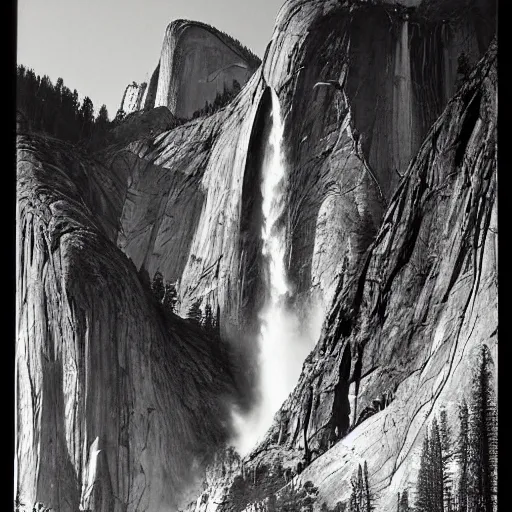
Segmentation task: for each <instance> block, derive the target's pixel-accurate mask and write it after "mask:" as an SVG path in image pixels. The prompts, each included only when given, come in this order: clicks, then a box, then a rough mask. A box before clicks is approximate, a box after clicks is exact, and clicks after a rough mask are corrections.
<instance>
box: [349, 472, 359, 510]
mask: <svg viewBox="0 0 512 512" xmlns="http://www.w3.org/2000/svg"><path fill="white" fill-rule="evenodd" d="M350 485H351V487H352V490H351V492H350V499H349V504H348V507H349V512H361V510H360V509H359V502H358V499H357V497H358V489H357V478H356V477H355V476H353V477H352V478H351V479H350Z"/></svg>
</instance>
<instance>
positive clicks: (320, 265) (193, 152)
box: [120, 1, 492, 337]
mask: <svg viewBox="0 0 512 512" xmlns="http://www.w3.org/2000/svg"><path fill="white" fill-rule="evenodd" d="M440 5H441V4H437V7H438V8H439V6H440ZM451 5H452V9H451V10H448V11H446V10H445V11H442V12H441V14H442V15H441V14H440V13H439V9H437V10H436V8H435V7H436V4H435V3H430V7H429V10H427V9H426V7H424V8H420V7H421V6H420V7H417V8H416V9H413V8H405V7H404V8H398V7H396V6H394V5H393V6H388V5H386V4H381V5H369V4H368V3H366V2H360V3H358V2H351V3H349V4H346V5H345V4H342V3H340V2H334V1H332V2H330V1H322V2H300V3H298V2H288V3H286V4H285V6H284V7H283V9H281V11H280V13H279V17H278V19H277V22H276V28H275V31H274V35H273V38H272V41H271V42H270V43H269V46H268V48H267V51H266V54H265V57H264V62H263V64H262V67H261V68H260V69H259V70H258V71H257V72H256V73H255V74H254V75H253V76H252V78H251V79H250V81H249V82H248V84H247V85H246V86H245V88H244V89H243V91H242V92H241V94H240V95H239V96H238V97H237V98H236V99H235V100H234V101H233V102H232V103H231V104H230V105H229V106H228V107H226V108H224V109H223V110H221V111H220V112H218V113H216V114H215V115H213V116H210V117H207V118H202V119H200V120H194V121H193V122H191V123H188V124H186V125H184V126H182V127H179V128H177V129H175V130H173V131H172V132H169V133H168V134H166V135H165V136H160V137H158V138H156V139H155V140H154V141H151V143H150V144H144V143H141V144H136V145H134V146H132V148H131V151H132V152H133V153H134V154H136V155H137V158H140V159H141V160H140V162H141V165H142V166H144V165H146V162H149V163H150V164H151V165H156V166H158V167H160V168H161V169H162V170H161V171H160V174H161V178H159V181H155V180H154V179H153V178H152V177H150V175H149V174H148V175H147V174H146V173H143V172H137V173H136V176H137V177H136V179H134V180H133V182H132V185H131V187H130V191H129V195H128V197H129V202H128V203H127V207H126V209H125V213H126V214H127V215H123V219H122V224H123V238H122V240H121V241H120V243H121V244H122V246H123V247H124V250H125V251H126V252H127V254H128V255H129V256H130V257H131V258H132V259H133V260H134V261H135V262H136V264H137V265H142V264H144V266H145V267H146V268H147V269H148V271H149V273H150V275H152V274H153V273H154V272H155V271H156V270H157V269H158V270H160V271H161V272H162V273H163V274H164V277H165V278H167V279H170V280H173V281H174V280H179V281H180V282H181V285H180V298H181V305H182V306H181V312H182V314H185V313H186V311H187V310H188V308H189V306H190V305H191V304H192V303H193V302H195V301H196V300H198V299H199V300H201V301H202V302H203V304H205V303H206V302H211V303H212V305H213V307H214V308H216V307H217V306H219V307H220V309H221V314H222V316H223V319H224V325H225V326H226V327H228V326H229V327H230V328H231V329H232V330H233V331H234V332H235V333H237V334H236V335H234V336H235V337H238V336H240V331H243V332H244V333H247V332H251V328H250V324H251V318H250V316H251V312H254V311H256V310H258V307H259V302H258V301H259V300H260V299H259V298H260V297H261V293H260V291H261V275H262V271H261V264H262V262H261V259H259V258H260V257H259V254H260V246H259V244H260V241H259V233H258V228H257V226H259V225H260V224H259V223H260V220H261V219H259V216H260V211H261V208H260V203H261V196H260V192H259V181H260V174H261V166H262V161H261V159H260V158H259V155H260V154H261V150H262V148H263V147H264V146H265V144H267V140H266V139H265V137H266V136H268V135H265V134H266V133H267V132H266V130H265V126H266V124H268V122H269V121H268V120H269V118H270V117H271V101H270V92H269V90H268V88H269V87H272V88H273V89H275V90H276V91H277V93H278V95H279V98H280V102H281V107H282V109H281V110H282V112H283V116H284V124H285V138H286V140H285V151H286V155H287V166H288V173H289V179H288V184H287V191H286V193H287V207H286V211H287V212H288V217H287V218H286V219H283V221H284V222H285V223H286V226H287V240H288V246H287V258H286V259H287V267H288V271H289V277H290V280H291V281H292V285H293V287H294V289H295V297H296V302H297V303H298V304H300V305H302V304H303V305H304V306H303V307H304V308H305V309H306V310H307V309H308V307H309V301H310V300H311V299H312V297H315V300H319V302H320V303H321V305H322V308H323V310H324V311H326V310H327V308H328V307H329V305H330V303H331V300H332V298H333V296H334V292H335V288H336V283H337V279H338V275H339V274H340V273H341V272H343V271H344V269H345V268H346V267H347V265H350V266H352V267H354V266H355V265H356V263H357V262H358V261H359V260H360V259H361V258H362V256H363V254H364V253H365V251H366V249H367V248H368V246H369V244H370V243H371V240H372V237H373V236H374V234H375V233H376V230H377V229H378V226H379V225H380V222H381V218H382V214H383V211H384V209H385V207H386V205H387V203H388V202H389V200H390V198H391V195H392V192H393V190H394V189H395V188H396V186H397V183H398V181H399V179H400V176H401V175H403V174H404V172H405V169H406V167H407V165H408V163H409V161H410V159H411V157H412V155H413V154H414V153H415V152H416V151H417V150H418V148H419V145H420V142H421V141H422V140H423V138H424V137H425V135H426V133H427V130H428V128H429V127H430V125H431V124H432V122H433V120H435V118H436V117H437V116H438V115H439V114H440V113H441V111H442V108H443V106H444V105H445V104H446V101H447V99H448V97H449V95H451V94H453V92H454V91H455V86H456V84H455V80H456V72H455V71H454V72H450V73H448V72H447V73H444V72H441V71H440V72H438V73H437V75H434V70H443V69H444V67H449V68H450V69H452V67H453V63H454V61H456V60H457V56H458V55H459V54H460V52H462V49H463V48H466V47H467V48H468V50H467V56H468V57H467V59H468V62H476V60H477V58H478V56H479V55H481V53H482V52H483V50H481V48H480V46H479V40H480V39H484V37H483V35H482V36H479V32H478V31H476V30H474V29H473V30H470V27H471V25H472V24H474V23H475V18H474V17H473V16H474V15H473V14H471V13H472V11H468V13H466V12H464V13H461V7H460V5H458V3H457V2H454V3H453V4H451ZM450 16H451V17H450ZM489 16H490V15H488V17H489ZM479 19H480V18H479ZM479 30H480V29H479ZM481 32H482V33H483V34H487V36H486V37H488V34H489V33H492V30H490V31H489V30H487V32H485V31H482V30H481ZM462 42H464V43H462ZM487 42H488V41H487ZM463 44H464V45H466V46H463ZM469 49H470V50H471V51H469ZM160 65H161V66H162V63H161V64H160ZM450 66H451V67H450ZM161 69H163V68H161ZM160 73H161V70H160ZM365 77H371V78H365ZM460 78H461V76H459V79H460ZM329 81H334V84H333V83H329ZM336 84H338V85H336ZM428 91H430V93H429V94H430V95H429V94H427V92H428ZM432 91H433V92H432ZM436 91H437V92H439V91H441V92H442V91H445V92H444V93H443V94H441V93H439V94H437V93H436ZM319 112H321V113H322V115H319ZM176 175H180V176H188V178H187V180H186V188H187V190H188V192H186V195H184V196H180V197H181V198H182V200H183V201H186V199H185V198H186V197H192V196H193V197H195V198H196V199H194V200H192V201H189V202H187V207H186V208H185V209H183V208H181V207H179V206H178V204H180V203H176V202H175V201H174V200H173V199H172V198H173V197H174V195H175V194H179V193H180V190H181V186H180V189H179V190H175V189H174V186H173V185H172V184H171V182H172V181H173V180H175V179H177V178H175V176H176ZM178 182H179V183H185V182H184V181H183V180H182V181H179V180H178ZM163 183H165V184H163ZM183 186H184V187H185V185H183ZM192 190H194V192H192ZM226 191H229V192H226ZM190 194H192V195H190ZM199 196H203V197H204V199H202V200H200V199H199ZM174 212H176V213H174ZM173 218H174V219H176V222H174V221H172V220H171V219H173ZM178 219H179V221H178ZM173 222H174V223H173ZM171 225H172V226H173V228H172V229H171V228H170V226H171ZM194 225H197V229H196V230H194V233H193V235H192V241H191V235H190V231H189V229H190V227H191V226H194ZM142 240H144V241H143V242H141V241H142ZM139 242H141V243H140V244H139ZM178 247H179V248H185V247H187V248H188V252H184V251H183V250H181V249H178ZM167 248H169V249H167ZM175 252H176V254H177V253H179V254H180V256H179V258H178V257H177V256H173V254H174V253H175ZM241 326H244V327H243V328H240V327H241ZM248 326H249V327H248Z"/></svg>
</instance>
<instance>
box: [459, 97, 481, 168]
mask: <svg viewBox="0 0 512 512" xmlns="http://www.w3.org/2000/svg"><path fill="white" fill-rule="evenodd" d="M468 94H471V95H472V99H471V101H470V102H469V104H468V106H467V109H466V114H465V116H464V121H463V122H462V127H461V129H460V133H459V138H458V145H457V148H456V150H455V160H454V164H455V165H456V166H457V167H459V166H460V165H461V164H462V161H463V158H464V155H465V154H466V148H467V145H468V143H469V140H470V139H471V134H472V133H473V130H474V128H475V123H476V121H477V119H478V117H479V115H480V105H481V101H482V93H481V92H480V91H478V92H477V93H476V94H474V93H473V92H472V91H468Z"/></svg>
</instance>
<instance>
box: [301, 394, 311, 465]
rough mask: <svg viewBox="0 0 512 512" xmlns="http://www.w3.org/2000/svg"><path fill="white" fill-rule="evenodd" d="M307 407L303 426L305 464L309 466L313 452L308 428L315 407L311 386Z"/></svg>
mask: <svg viewBox="0 0 512 512" xmlns="http://www.w3.org/2000/svg"><path fill="white" fill-rule="evenodd" d="M304 402H305V405H304V409H305V413H304V426H303V433H304V462H305V464H306V465H308V464H309V463H310V462H311V451H310V448H309V445H308V426H309V419H310V418H311V409H312V406H313V387H312V386H310V387H309V388H308V391H307V395H306V398H305V400H304Z"/></svg>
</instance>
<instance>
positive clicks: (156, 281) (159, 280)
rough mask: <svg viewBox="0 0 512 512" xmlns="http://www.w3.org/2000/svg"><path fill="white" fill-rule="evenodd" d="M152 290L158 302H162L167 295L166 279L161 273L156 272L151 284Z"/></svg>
mask: <svg viewBox="0 0 512 512" xmlns="http://www.w3.org/2000/svg"><path fill="white" fill-rule="evenodd" d="M151 290H152V292H153V295H154V296H155V298H156V300H157V301H158V302H162V300H163V298H164V295H165V288H164V278H163V276H162V274H161V272H160V271H157V272H155V275H154V276H153V281H152V283H151Z"/></svg>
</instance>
